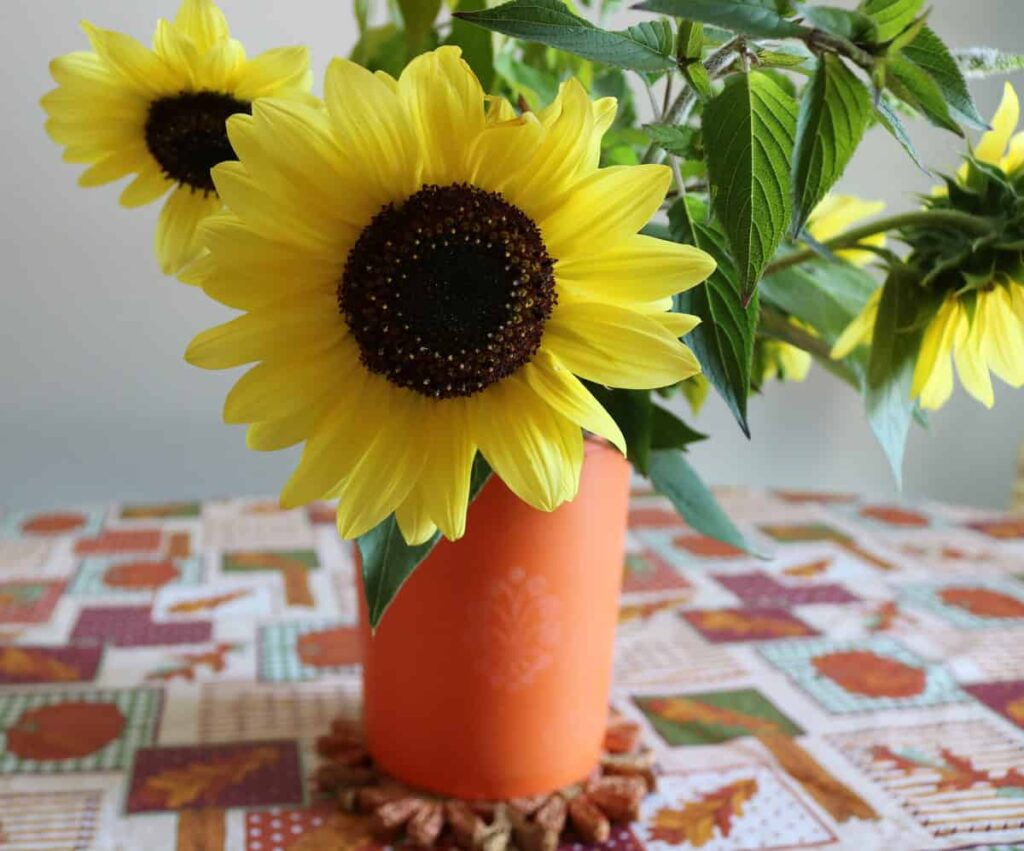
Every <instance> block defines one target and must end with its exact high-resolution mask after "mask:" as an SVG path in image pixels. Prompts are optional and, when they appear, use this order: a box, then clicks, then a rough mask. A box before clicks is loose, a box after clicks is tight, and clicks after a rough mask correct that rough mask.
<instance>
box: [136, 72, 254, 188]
mask: <svg viewBox="0 0 1024 851" xmlns="http://www.w3.org/2000/svg"><path fill="white" fill-rule="evenodd" d="M239 112H244V113H250V114H251V113H252V104H251V103H249V102H248V101H242V100H236V99H235V98H233V97H232V96H231V95H226V94H222V93H220V92H182V93H181V94H177V95H171V96H170V97H165V98H160V99H159V100H155V101H153V103H152V104H150V107H149V117H148V118H147V119H146V144H147V145H148V146H149V152H150V153H151V154H152V155H153V158H154V159H155V160H156V161H157V162H158V163H159V164H160V168H161V169H162V170H163V172H164V174H166V175H167V176H168V177H169V178H170V179H171V180H174V181H177V182H178V183H182V184H184V185H186V186H191V187H192V188H193V189H195V190H196V191H198V192H213V191H215V190H214V187H213V178H212V177H211V176H210V169H212V168H213V167H214V166H215V165H217V164H218V163H222V162H225V161H226V160H235V159H238V157H237V156H235V152H234V150H233V149H232V147H231V143H230V142H229V141H228V131H227V120H228V118H230V117H231V116H232V115H235V114H236V113H239Z"/></svg>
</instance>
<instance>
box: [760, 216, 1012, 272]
mask: <svg viewBox="0 0 1024 851" xmlns="http://www.w3.org/2000/svg"><path fill="white" fill-rule="evenodd" d="M935 226H938V227H950V228H958V229H960V230H966V231H970V232H971V233H975V234H978V235H979V236H983V235H985V234H987V233H991V231H992V225H991V223H990V222H989V221H988V220H987V219H982V218H979V217H977V216H972V215H971V214H970V213H961V212H960V211H958V210H915V211H914V212H911V213H901V214H899V215H897V216H889V217H887V218H884V219H877V220H875V221H873V222H868V223H867V224H866V225H861V226H860V227H856V228H851V229H850V230H848V231H846V232H845V233H841V234H839V236H837V237H833V238H832V239H829V240H826V241H825V242H823V243H822V247H824V248H827V249H829V250H830V251H836V250H838V249H842V248H852V247H853V246H855V245H857V244H858V243H859V242H861V241H863V240H865V239H868V238H869V237H872V236H876V235H878V234H880V233H887V232H888V231H893V230H900V229H902V228H911V227H935ZM820 259H821V254H820V252H818V251H815V250H814V249H813V248H804V249H801V250H800V251H794V252H793V253H792V254H787V255H786V256H785V257H780V258H779V259H778V260H775V261H774V262H772V263H769V264H768V266H767V268H766V269H765V270H764V276H765V277H768V276H769V275H774V274H775V273H776V272H781V271H782V270H783V269H789V268H791V267H793V266H799V265H800V264H801V263H806V262H807V261H809V260H820Z"/></svg>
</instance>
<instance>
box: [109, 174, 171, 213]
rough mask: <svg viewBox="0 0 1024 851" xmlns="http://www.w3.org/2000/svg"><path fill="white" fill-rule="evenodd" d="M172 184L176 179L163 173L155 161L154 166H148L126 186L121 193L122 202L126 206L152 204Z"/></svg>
mask: <svg viewBox="0 0 1024 851" xmlns="http://www.w3.org/2000/svg"><path fill="white" fill-rule="evenodd" d="M172 186H174V181H172V180H169V179H168V178H167V177H166V176H165V175H164V174H162V173H161V171H160V169H159V168H158V166H157V165H156V163H153V166H152V168H147V169H146V170H145V171H144V172H142V173H141V174H139V176H138V177H136V178H135V180H133V181H132V182H131V183H129V184H128V185H127V186H126V187H125V189H124V192H122V193H121V204H122V206H125V207H143V206H145V205H146V204H152V203H153V202H154V201H156V200H157V199H159V198H162V197H163V196H164V195H165V194H166V193H167V191H168V190H169V189H170V188H171V187H172Z"/></svg>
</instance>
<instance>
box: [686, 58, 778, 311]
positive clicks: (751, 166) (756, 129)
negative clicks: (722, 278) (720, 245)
mask: <svg viewBox="0 0 1024 851" xmlns="http://www.w3.org/2000/svg"><path fill="white" fill-rule="evenodd" d="M796 119H797V105H796V101H795V100H794V99H793V98H792V96H790V95H789V94H788V93H786V92H785V91H784V90H783V89H782V88H780V87H779V85H778V84H777V83H775V82H774V81H773V80H772V79H771V77H769V76H768V75H767V73H765V72H760V71H756V72H753V73H750V74H735V75H733V76H732V77H730V78H729V79H728V80H727V81H726V84H725V88H724V89H723V90H722V92H721V93H720V94H719V95H718V96H717V97H715V98H714V99H713V100H711V101H709V102H708V104H707V106H706V107H705V108H704V126H703V132H704V147H705V149H706V151H707V164H708V177H709V178H710V184H711V198H712V208H713V209H714V211H715V214H716V216H717V217H718V219H719V221H721V223H722V226H723V229H724V231H725V233H726V236H728V238H729V246H730V248H731V249H732V255H733V257H734V258H735V259H736V270H737V274H738V276H739V286H740V289H741V291H742V293H743V297H744V298H747V297H749V295H750V293H751V292H753V288H754V286H755V285H756V284H757V280H758V278H760V277H761V272H762V270H763V269H764V267H765V264H766V263H767V262H768V261H769V260H771V258H772V257H773V256H774V255H775V251H776V249H777V248H778V247H779V243H780V242H781V241H782V237H783V235H784V234H785V232H786V228H787V227H788V226H789V220H790V210H791V203H790V161H791V158H792V155H793V145H794V137H795V135H796Z"/></svg>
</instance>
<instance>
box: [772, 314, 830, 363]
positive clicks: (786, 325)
mask: <svg viewBox="0 0 1024 851" xmlns="http://www.w3.org/2000/svg"><path fill="white" fill-rule="evenodd" d="M758 331H760V332H761V333H762V334H764V335H765V336H767V337H771V338H772V339H774V340H781V341H782V342H783V343H789V344H790V345H791V346H796V347H797V348H798V349H803V350H804V351H805V352H809V353H810V354H812V355H814V356H815V357H818V358H822V359H823V360H828V359H829V357H830V354H831V350H832V347H831V346H829V344H828V343H826V342H825V341H824V340H823V339H821V337H815V336H814V335H813V334H809V333H807V332H806V331H805V330H804V329H803V328H800V327H798V326H796V325H794V324H793V323H792V322H790V321H789V318H788V317H787V316H786V315H785V314H784V313H782V312H781V311H778V310H776V309H775V308H773V307H768V306H767V305H761V322H760V325H759V326H758Z"/></svg>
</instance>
